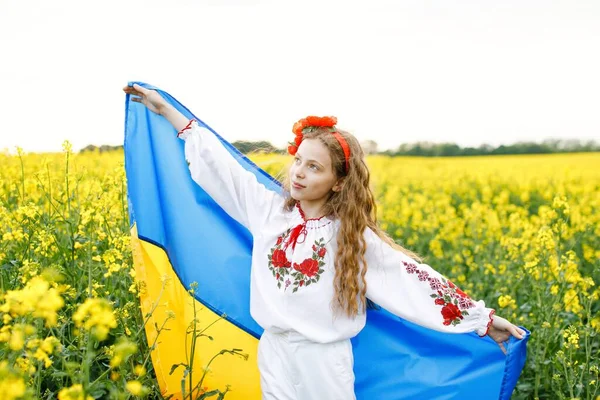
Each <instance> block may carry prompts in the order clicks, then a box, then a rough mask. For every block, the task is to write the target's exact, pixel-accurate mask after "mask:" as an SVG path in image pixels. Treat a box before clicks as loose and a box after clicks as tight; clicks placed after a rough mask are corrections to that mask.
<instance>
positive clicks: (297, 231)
mask: <svg viewBox="0 0 600 400" xmlns="http://www.w3.org/2000/svg"><path fill="white" fill-rule="evenodd" d="M306 233H307V232H306V221H304V222H303V223H301V224H300V225H298V226H296V227H295V228H294V229H292V232H291V233H290V237H289V239H288V241H287V243H286V244H285V246H284V247H283V251H286V250H287V248H288V246H289V245H290V244H291V245H292V250H295V249H296V243H297V242H298V237H299V236H300V235H302V234H304V239H306ZM304 239H302V242H300V243H303V242H304Z"/></svg>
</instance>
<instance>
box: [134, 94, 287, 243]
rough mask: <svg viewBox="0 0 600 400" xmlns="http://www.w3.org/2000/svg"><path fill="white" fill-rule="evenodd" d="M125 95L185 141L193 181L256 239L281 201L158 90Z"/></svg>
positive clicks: (280, 198) (207, 132) (203, 128)
mask: <svg viewBox="0 0 600 400" xmlns="http://www.w3.org/2000/svg"><path fill="white" fill-rule="evenodd" d="M123 91H124V92H125V93H128V94H131V95H133V96H139V97H131V100H132V101H135V102H137V103H142V104H144V105H145V106H146V107H147V108H148V109H149V110H150V111H152V112H154V113H156V114H160V115H162V116H163V117H165V118H166V119H167V120H168V121H169V122H170V123H171V125H173V126H174V127H175V129H177V130H178V131H179V133H178V137H179V138H181V139H183V140H185V159H186V161H187V163H188V166H189V169H190V173H191V176H192V179H193V180H194V181H195V182H196V183H197V184H198V185H200V187H202V189H204V191H205V192H206V193H208V195H209V196H210V197H211V198H212V199H213V200H214V201H215V202H216V203H217V204H218V205H219V206H221V208H222V209H223V210H224V211H225V212H226V213H227V214H228V215H229V216H231V217H232V218H233V219H235V220H236V221H238V222H239V223H240V224H242V225H244V226H245V227H246V228H247V229H248V230H249V231H250V232H251V233H252V234H253V235H254V233H255V232H257V231H258V230H259V229H260V227H261V226H262V224H263V223H264V222H265V221H266V219H267V218H268V215H269V213H270V211H271V210H273V209H274V207H277V206H278V204H279V203H280V202H281V201H282V197H281V196H280V195H279V194H278V193H276V192H274V191H272V190H269V189H267V188H266V187H265V186H264V185H263V184H261V183H260V182H258V180H257V179H256V176H255V175H254V174H253V173H251V172H250V171H247V170H246V169H244V167H242V165H240V163H239V162H238V161H237V160H236V159H235V158H234V156H233V155H231V153H229V151H228V150H227V149H226V148H225V147H224V145H223V143H221V141H220V140H219V138H217V136H215V134H214V133H212V132H211V131H210V130H208V129H207V128H205V127H201V126H200V125H199V124H198V123H197V122H196V121H193V120H192V121H189V120H188V119H187V118H186V117H185V116H184V115H183V114H182V113H180V112H179V111H178V110H177V109H176V108H174V107H173V106H171V105H170V104H169V103H167V101H166V100H165V99H164V98H163V97H162V96H161V95H160V94H159V93H158V92H157V91H156V90H149V89H146V88H144V87H142V86H139V85H137V84H134V85H133V86H126V87H124V88H123Z"/></svg>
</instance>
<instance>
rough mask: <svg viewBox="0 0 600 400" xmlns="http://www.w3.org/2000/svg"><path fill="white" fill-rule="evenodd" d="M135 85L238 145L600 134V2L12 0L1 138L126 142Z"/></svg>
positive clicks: (55, 145) (0, 49) (7, 143)
mask: <svg viewBox="0 0 600 400" xmlns="http://www.w3.org/2000/svg"><path fill="white" fill-rule="evenodd" d="M128 81H143V82H147V83H150V84H153V85H155V86H157V87H160V88H161V89H163V90H165V91H167V92H169V93H170V94H171V95H173V96H174V97H175V98H177V99H178V100H179V101H181V102H182V103H183V104H184V105H186V106H187V107H188V108H189V109H190V110H192V112H194V114H196V115H197V116H198V117H199V118H201V119H203V120H204V121H205V122H206V123H208V124H209V125H210V126H211V127H213V128H214V129H215V130H216V131H217V132H219V133H220V134H221V135H222V136H224V137H225V138H226V139H228V140H229V141H234V140H240V139H242V140H268V141H271V143H273V144H274V145H275V146H278V147H283V146H284V145H285V143H286V142H287V141H289V140H291V139H292V138H293V133H292V132H291V128H292V125H293V123H294V122H295V121H296V120H298V119H300V118H302V117H305V116H306V115H309V114H314V115H335V116H337V117H338V126H339V127H340V128H342V129H346V130H349V131H351V132H353V133H354V134H356V136H357V137H358V138H359V139H360V140H365V139H373V140H375V141H376V142H378V144H379V148H380V149H386V148H395V147H397V146H398V145H400V144H401V143H410V142H415V141H418V140H429V141H435V142H454V143H457V144H459V145H461V146H478V145H480V144H482V143H488V144H491V145H494V146H496V145H499V144H509V143H514V142H517V141H522V140H531V141H538V142H539V141H542V140H544V139H547V138H577V139H584V140H585V139H595V140H597V141H600V1H597V0H589V1H584V0H565V1H549V0H540V1H528V0H494V1H486V0H472V1H469V0H465V1H460V2H454V1H449V0H440V1H423V0H418V1H401V0H389V1H382V0H369V1H348V0H345V1H335V0H321V1H287V0H278V1H266V0H265V1H260V0H211V1H208V0H196V1H193V0H187V1H186V0H168V1H167V0H163V1H128V0H119V1H115V0H108V1H97V2H88V1H67V0H50V1H48V0H46V1H42V0H0V90H1V93H2V96H1V97H0V149H3V148H8V149H9V150H11V151H12V150H14V147H15V146H17V145H18V146H21V147H23V148H24V149H25V150H26V151H60V149H61V144H62V142H63V140H65V139H68V140H70V141H71V142H72V143H73V147H74V149H75V150H78V149H79V148H81V147H84V146H86V145H88V144H96V145H100V144H111V145H118V144H122V143H123V121H124V98H125V95H124V93H123V92H122V91H121V87H122V86H124V85H125V84H127V82H128Z"/></svg>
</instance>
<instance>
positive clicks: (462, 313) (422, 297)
mask: <svg viewBox="0 0 600 400" xmlns="http://www.w3.org/2000/svg"><path fill="white" fill-rule="evenodd" d="M365 240H366V242H367V252H366V254H365V257H366V260H367V273H366V276H365V278H366V282H367V298H369V299H370V300H372V301H374V302H375V303H377V304H378V305H380V306H381V307H383V308H385V309H386V310H388V311H389V312H391V313H393V314H395V315H397V316H399V317H401V318H404V319H406V320H408V321H411V322H414V323H416V324H419V325H422V326H425V327H427V328H431V329H434V330H437V331H442V332H451V333H464V332H473V331H474V332H476V333H477V334H478V335H479V336H485V335H486V334H487V332H488V329H489V327H490V325H491V323H492V316H493V314H494V313H495V310H493V309H491V308H488V307H486V306H485V303H484V302H483V300H479V301H474V300H473V299H471V298H470V297H469V296H468V295H467V294H466V293H464V292H463V291H462V290H460V289H459V288H458V287H457V286H456V285H455V284H454V283H452V282H451V281H449V280H448V279H446V278H445V277H444V276H443V275H441V274H440V273H439V272H437V271H435V270H434V269H433V268H431V267H430V266H429V265H427V264H420V263H418V262H416V261H415V260H413V259H412V258H410V257H409V256H407V255H406V254H404V253H403V252H402V251H400V250H397V249H394V248H393V247H392V246H390V245H389V244H388V243H386V242H384V241H383V240H382V239H381V238H380V237H379V236H377V234H375V232H373V231H372V230H371V229H369V228H367V229H366V230H365Z"/></svg>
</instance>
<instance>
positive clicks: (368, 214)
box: [283, 128, 422, 317]
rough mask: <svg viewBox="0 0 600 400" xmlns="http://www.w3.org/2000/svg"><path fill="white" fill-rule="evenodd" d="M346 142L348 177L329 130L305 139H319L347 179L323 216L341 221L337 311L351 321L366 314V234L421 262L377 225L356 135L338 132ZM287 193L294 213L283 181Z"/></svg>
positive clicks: (287, 205) (293, 202)
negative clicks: (368, 229)
mask: <svg viewBox="0 0 600 400" xmlns="http://www.w3.org/2000/svg"><path fill="white" fill-rule="evenodd" d="M336 130H337V131H338V132H339V133H340V135H342V137H343V138H344V139H345V140H346V142H347V144H348V147H349V148H350V159H349V162H348V165H349V167H348V172H347V173H345V172H344V169H345V163H346V160H345V157H344V151H343V150H342V147H341V145H340V144H339V142H338V141H337V140H336V138H335V137H334V136H333V135H332V134H331V132H330V130H329V128H319V129H314V130H312V131H310V132H307V133H305V134H304V135H303V139H318V140H319V141H320V142H321V143H323V144H324V145H325V146H326V147H327V148H328V149H329V154H330V155H331V160H332V167H333V171H334V173H335V175H336V179H339V178H344V180H343V185H342V188H341V190H340V191H339V192H334V191H331V192H330V193H329V198H328V199H327V202H326V203H325V205H324V207H323V210H322V211H323V214H324V215H327V216H330V217H333V218H335V219H339V221H340V229H339V231H338V234H337V244H338V247H337V253H336V254H335V277H334V290H335V293H334V304H333V305H334V307H335V308H336V309H337V310H340V311H342V312H344V313H345V314H346V315H348V316H349V317H353V316H356V315H357V314H358V313H359V312H364V311H365V310H366V304H367V299H366V293H367V283H366V281H365V274H366V272H367V265H366V260H365V253H366V250H367V246H366V242H365V239H364V231H365V229H366V228H370V229H371V230H373V232H374V233H375V234H376V235H377V236H379V237H380V238H381V240H383V241H384V242H385V243H387V244H389V245H390V246H392V247H393V248H394V249H397V250H400V251H401V252H403V253H404V254H406V255H408V256H409V257H411V258H413V259H415V260H416V261H419V262H421V261H422V259H421V257H420V256H419V255H417V254H416V253H414V252H412V251H410V250H407V249H405V248H404V247H402V246H400V245H399V244H397V243H396V242H394V240H393V239H392V238H391V237H390V236H389V235H388V234H387V233H386V232H385V231H384V230H382V229H381V228H380V227H379V226H378V225H377V205H376V203H375V197H374V196H373V192H372V191H371V188H370V183H369V181H370V173H369V168H368V167H367V164H366V162H365V155H364V152H363V149H362V147H361V146H360V143H359V142H358V140H357V139H356V138H355V137H354V135H352V134H350V133H348V132H346V131H342V130H339V129H336ZM283 182H284V183H283V185H284V188H285V189H286V195H287V198H286V201H285V205H284V208H285V209H286V210H287V211H291V210H292V209H293V208H294V206H295V205H296V202H297V200H295V199H293V198H292V197H291V196H290V195H289V192H290V190H289V179H284V180H283ZM359 282H360V283H359Z"/></svg>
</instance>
